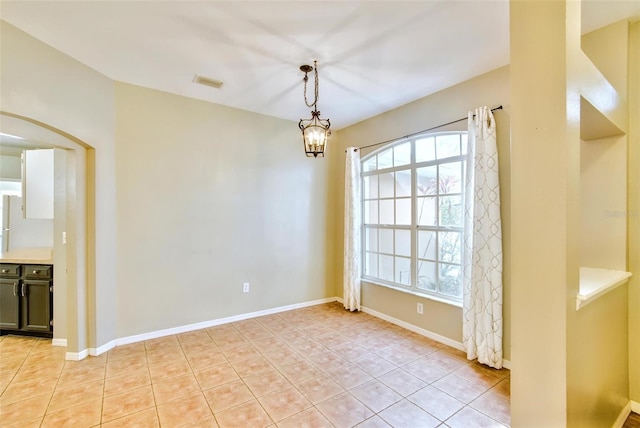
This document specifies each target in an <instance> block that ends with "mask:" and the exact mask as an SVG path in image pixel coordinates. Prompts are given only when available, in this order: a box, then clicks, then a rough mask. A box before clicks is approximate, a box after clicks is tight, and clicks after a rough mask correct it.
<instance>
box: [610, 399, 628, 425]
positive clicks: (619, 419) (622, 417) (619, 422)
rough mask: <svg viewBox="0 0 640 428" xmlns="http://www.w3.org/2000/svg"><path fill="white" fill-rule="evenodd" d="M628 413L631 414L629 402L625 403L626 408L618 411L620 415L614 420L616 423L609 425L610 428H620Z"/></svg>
mask: <svg viewBox="0 0 640 428" xmlns="http://www.w3.org/2000/svg"><path fill="white" fill-rule="evenodd" d="M629 413H631V401H629V402H628V403H627V405H626V406H624V407H623V409H622V410H621V411H620V414H619V415H618V417H617V418H616V421H615V422H614V423H613V425H611V428H622V426H623V425H624V423H625V421H626V420H627V418H628V417H629Z"/></svg>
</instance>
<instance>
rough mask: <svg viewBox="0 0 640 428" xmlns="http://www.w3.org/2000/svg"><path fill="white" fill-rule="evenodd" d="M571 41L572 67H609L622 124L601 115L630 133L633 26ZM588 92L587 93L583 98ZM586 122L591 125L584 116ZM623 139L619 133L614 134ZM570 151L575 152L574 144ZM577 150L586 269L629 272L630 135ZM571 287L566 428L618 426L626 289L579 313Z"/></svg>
mask: <svg viewBox="0 0 640 428" xmlns="http://www.w3.org/2000/svg"><path fill="white" fill-rule="evenodd" d="M571 6H572V7H573V4H571ZM568 40H569V43H568V51H569V52H570V54H569V63H573V64H574V66H575V64H580V61H576V58H574V56H575V57H579V56H583V52H582V51H584V52H585V53H586V54H587V55H588V56H589V59H588V60H592V61H593V63H594V64H595V65H596V66H597V67H600V66H601V65H603V66H604V68H603V69H602V70H600V71H601V72H602V75H603V76H604V77H605V78H608V79H611V83H612V86H613V88H614V89H615V90H616V91H617V92H618V93H619V96H618V97H616V99H617V100H618V104H617V105H616V110H617V113H616V117H615V119H614V118H613V117H609V116H608V115H609V114H610V113H609V112H608V111H600V113H599V114H600V115H601V116H602V117H603V118H604V119H605V122H606V121H610V122H612V123H613V122H614V120H615V122H616V123H617V127H618V128H619V129H620V130H621V131H623V132H624V131H626V130H627V129H626V123H627V114H628V112H627V104H626V93H625V92H626V87H627V85H626V79H627V61H628V51H627V46H628V24H627V23H626V22H622V23H616V24H613V25H611V26H609V27H605V28H603V29H600V30H597V31H595V32H593V33H591V34H589V35H587V36H586V37H584V38H582V39H581V41H580V42H578V41H575V39H574V38H573V35H571V37H568ZM579 43H580V44H581V47H582V51H580V49H579V46H580V45H579ZM612 47H614V48H612ZM583 60H585V58H583ZM588 60H587V61H588ZM613 69H615V70H613ZM588 70H589V69H588V67H587V68H583V67H575V68H571V69H570V70H569V71H570V72H569V73H568V80H569V82H570V84H571V83H572V82H575V81H579V82H587V81H590V80H592V79H590V78H585V77H583V76H584V75H586V74H587V72H588V73H589V74H590V73H592V72H591V71H588ZM588 90H589V89H588V88H584V87H583V88H580V91H581V93H584V92H586V91H588ZM590 117H591V116H590ZM581 120H588V119H587V118H585V117H581ZM582 129H584V128H582ZM618 133H619V131H615V130H614V134H618ZM569 147H570V148H572V147H573V139H572V140H571V144H570V145H569ZM578 151H579V153H580V154H579V156H580V160H581V162H580V172H579V177H578V178H579V181H580V200H581V207H580V210H579V212H580V219H581V224H582V228H581V230H580V231H579V235H580V236H579V238H578V242H580V261H581V264H583V265H586V266H593V267H605V268H610V269H619V270H626V269H627V260H626V253H627V225H626V216H625V213H626V207H627V192H626V181H627V180H626V177H627V170H626V166H627V137H626V136H618V135H614V136H611V137H609V138H603V139H599V140H593V141H583V142H581V143H580V144H579V148H578ZM570 153H571V154H573V151H571V152H570ZM607 213H609V214H608V215H607ZM571 260H572V259H571ZM571 286H572V284H571V283H569V284H568V287H567V292H568V294H567V297H568V300H569V302H568V310H567V336H568V340H567V426H570V427H580V428H582V427H601V426H612V425H613V423H614V422H615V421H616V419H617V417H618V416H619V414H620V412H621V411H622V410H623V409H624V407H625V406H626V405H627V403H628V401H629V369H628V367H629V360H628V356H629V355H628V349H629V329H628V291H627V286H626V285H623V286H621V287H619V288H618V289H616V290H614V291H611V292H609V293H608V294H605V295H604V296H602V297H600V298H598V299H597V300H596V301H594V302H592V303H591V304H590V305H588V306H586V307H584V308H581V309H580V311H576V310H575V308H574V305H573V303H574V298H575V294H574V291H573V289H572V287H571ZM587 373H588V374H589V375H588V376H585V374H587Z"/></svg>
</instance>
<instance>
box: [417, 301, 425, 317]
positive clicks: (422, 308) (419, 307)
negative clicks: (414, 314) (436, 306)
mask: <svg viewBox="0 0 640 428" xmlns="http://www.w3.org/2000/svg"><path fill="white" fill-rule="evenodd" d="M416 310H417V311H418V313H419V314H420V315H422V314H423V313H424V306H423V305H422V303H418V306H417V308H416Z"/></svg>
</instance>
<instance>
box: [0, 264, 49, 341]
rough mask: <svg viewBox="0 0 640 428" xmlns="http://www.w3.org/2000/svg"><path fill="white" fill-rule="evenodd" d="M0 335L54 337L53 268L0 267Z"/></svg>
mask: <svg viewBox="0 0 640 428" xmlns="http://www.w3.org/2000/svg"><path fill="white" fill-rule="evenodd" d="M0 332H2V333H3V334H4V333H14V334H16V333H18V334H19V333H28V334H35V335H41V336H47V337H51V336H52V335H53V266H51V265H28V264H24V265H23V264H1V265H0Z"/></svg>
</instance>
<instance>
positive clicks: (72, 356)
mask: <svg viewBox="0 0 640 428" xmlns="http://www.w3.org/2000/svg"><path fill="white" fill-rule="evenodd" d="M88 355H89V350H88V349H83V350H82V351H80V352H67V354H66V355H65V357H64V359H65V360H67V361H80V360H84V359H85V358H87V356H88Z"/></svg>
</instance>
